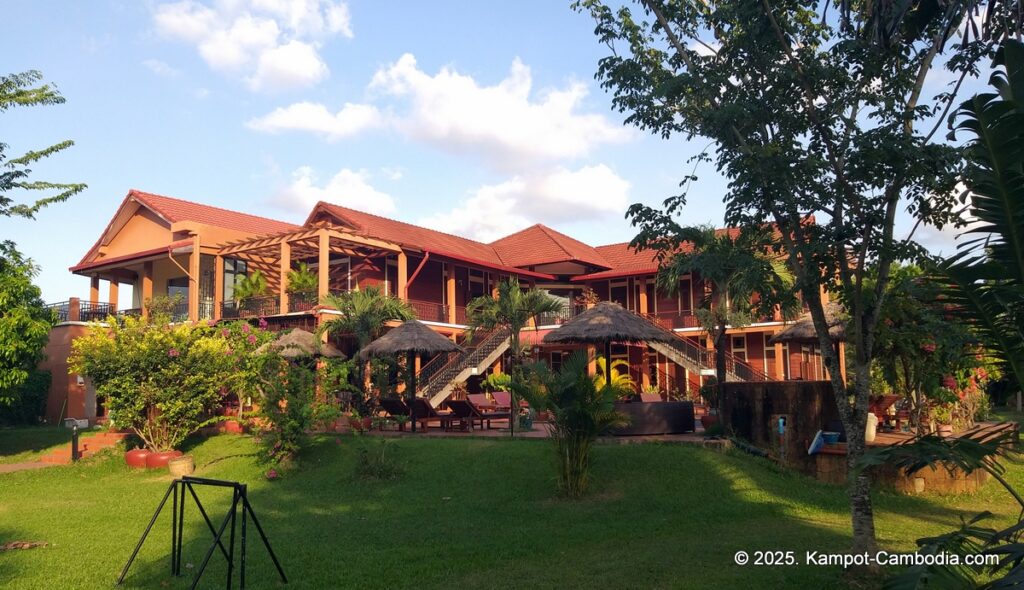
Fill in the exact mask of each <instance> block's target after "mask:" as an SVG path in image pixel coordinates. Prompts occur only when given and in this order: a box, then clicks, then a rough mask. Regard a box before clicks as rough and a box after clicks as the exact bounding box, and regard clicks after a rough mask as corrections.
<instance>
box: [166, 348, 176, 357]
mask: <svg viewBox="0 0 1024 590" xmlns="http://www.w3.org/2000/svg"><path fill="white" fill-rule="evenodd" d="M167 356H171V357H174V356H178V349H177V348H172V349H170V350H168V351H167Z"/></svg>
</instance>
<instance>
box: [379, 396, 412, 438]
mask: <svg viewBox="0 0 1024 590" xmlns="http://www.w3.org/2000/svg"><path fill="white" fill-rule="evenodd" d="M380 409H382V410H384V411H385V412H387V414H388V416H391V417H395V416H405V417H407V418H408V417H409V416H411V415H412V410H410V409H409V406H407V405H406V403H405V402H404V401H402V400H400V399H398V398H386V397H385V398H381V400H380ZM398 430H401V431H404V430H405V424H404V423H402V424H399V425H398Z"/></svg>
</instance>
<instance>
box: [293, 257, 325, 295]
mask: <svg viewBox="0 0 1024 590" xmlns="http://www.w3.org/2000/svg"><path fill="white" fill-rule="evenodd" d="M319 284H320V279H319V277H317V275H316V273H314V272H313V271H311V270H309V265H307V264H306V263H305V262H300V263H299V267H298V268H296V269H294V270H290V271H288V292H289V293H302V292H305V291H315V290H316V288H317V286H319Z"/></svg>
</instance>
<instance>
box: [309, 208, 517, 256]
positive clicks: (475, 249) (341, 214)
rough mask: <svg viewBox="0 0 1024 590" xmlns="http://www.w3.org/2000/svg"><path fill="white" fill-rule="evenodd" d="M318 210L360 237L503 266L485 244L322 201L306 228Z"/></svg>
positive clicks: (492, 250) (311, 215)
mask: <svg viewBox="0 0 1024 590" xmlns="http://www.w3.org/2000/svg"><path fill="white" fill-rule="evenodd" d="M319 210H326V211H327V212H329V213H331V214H332V215H334V216H336V217H337V218H338V219H339V220H341V221H342V222H345V223H347V224H348V225H351V226H352V227H353V229H355V230H357V231H358V232H359V233H362V234H366V235H367V236H372V237H374V238H380V239H382V240H386V241H388V242H393V243H395V244H398V245H400V246H406V247H410V248H419V249H429V250H436V251H438V252H447V253H450V254H456V255H461V256H466V257H469V258H475V259H477V260H482V261H484V262H489V263H491V264H502V265H503V264H504V262H503V261H502V260H501V258H500V257H498V255H497V254H496V253H495V252H494V248H491V247H490V246H488V245H487V244H482V243H480V242H477V241H474V240H470V239H469V238H463V237H460V236H454V235H452V234H446V233H444V232H440V231H437V230H433V229H427V228H425V227H420V226H418V225H413V224H411V223H405V222H404V221H397V220H395V219H388V218H387V217H381V216H380V215H374V214H372V213H365V212H363V211H357V210H355V209H350V208H348V207H342V206H341V205H335V204H333V203H326V202H324V201H321V202H319V203H317V205H316V207H315V208H314V209H313V213H311V214H310V217H309V218H308V219H307V220H306V223H307V224H309V223H310V222H311V221H312V220H313V217H314V215H315V214H316V212H317V211H319Z"/></svg>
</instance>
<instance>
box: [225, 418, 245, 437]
mask: <svg viewBox="0 0 1024 590" xmlns="http://www.w3.org/2000/svg"><path fill="white" fill-rule="evenodd" d="M245 430H246V429H245V425H244V424H242V423H241V422H239V421H238V420H227V421H225V422H224V432H228V433H231V434H243V433H244V432H245Z"/></svg>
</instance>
